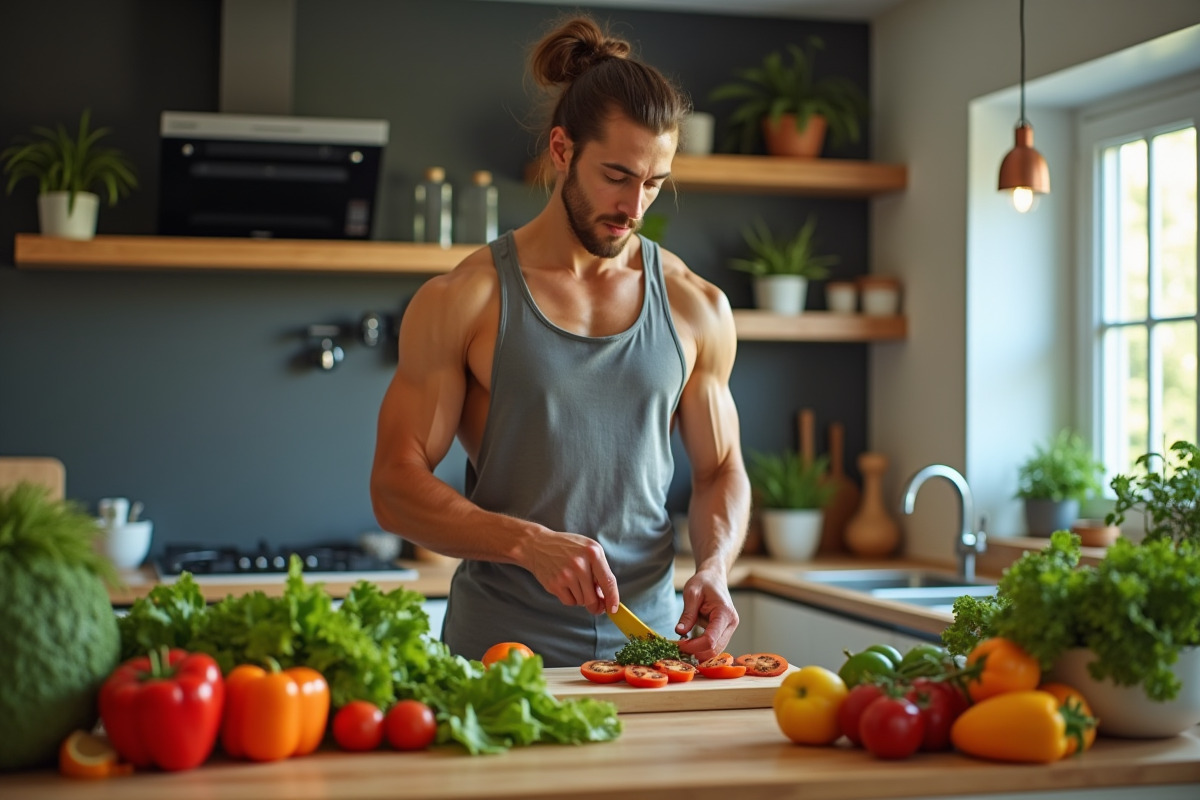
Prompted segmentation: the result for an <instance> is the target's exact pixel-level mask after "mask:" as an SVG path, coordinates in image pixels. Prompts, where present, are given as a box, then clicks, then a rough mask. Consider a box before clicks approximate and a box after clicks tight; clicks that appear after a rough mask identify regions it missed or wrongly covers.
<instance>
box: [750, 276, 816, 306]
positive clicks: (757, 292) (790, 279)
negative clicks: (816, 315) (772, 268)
mask: <svg viewBox="0 0 1200 800" xmlns="http://www.w3.org/2000/svg"><path fill="white" fill-rule="evenodd" d="M807 296H808V278H803V277H801V276H799V275H760V276H758V277H756V278H755V279H754V305H755V306H757V307H758V308H760V309H762V310H763V311H774V312H776V313H778V314H799V313H800V312H802V311H803V310H804V301H805V299H806V298H807Z"/></svg>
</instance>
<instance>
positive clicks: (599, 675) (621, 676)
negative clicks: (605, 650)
mask: <svg viewBox="0 0 1200 800" xmlns="http://www.w3.org/2000/svg"><path fill="white" fill-rule="evenodd" d="M579 671H580V672H581V673H583V677H585V678H587V679H588V680H589V681H591V682H592V683H617V682H619V681H623V680H625V665H624V664H621V663H619V662H616V661H605V660H604V659H600V658H598V659H595V660H594V661H585V662H584V663H583V666H581V667H580V668H579Z"/></svg>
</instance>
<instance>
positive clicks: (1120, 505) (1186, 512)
mask: <svg viewBox="0 0 1200 800" xmlns="http://www.w3.org/2000/svg"><path fill="white" fill-rule="evenodd" d="M1156 464H1161V465H1162V468H1161V469H1156V468H1155V465H1156ZM1134 467H1135V468H1136V469H1137V470H1138V474H1135V475H1117V476H1116V477H1114V478H1113V479H1112V481H1111V482H1110V483H1109V485H1110V486H1111V487H1112V490H1113V491H1114V492H1115V493H1116V495H1117V502H1116V503H1115V504H1114V506H1113V510H1112V512H1110V513H1109V515H1108V516H1107V518H1106V519H1105V522H1107V523H1108V524H1109V525H1120V524H1121V523H1122V522H1124V521H1125V512H1127V511H1140V512H1141V513H1142V515H1143V519H1144V521H1145V534H1146V535H1145V539H1144V541H1154V540H1157V539H1166V540H1169V541H1171V542H1174V543H1176V544H1179V543H1181V542H1183V541H1184V540H1187V541H1190V542H1192V543H1193V544H1197V545H1200V449H1198V448H1197V447H1196V445H1194V444H1192V443H1191V442H1188V441H1182V440H1181V441H1178V442H1175V443H1174V444H1172V445H1171V448H1170V451H1169V452H1168V454H1167V456H1166V457H1164V456H1162V455H1160V454H1158V453H1146V454H1145V455H1142V456H1140V457H1138V459H1137V460H1136V461H1135V462H1134ZM1168 471H1169V472H1170V474H1169V475H1168Z"/></svg>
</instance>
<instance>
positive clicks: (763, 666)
mask: <svg viewBox="0 0 1200 800" xmlns="http://www.w3.org/2000/svg"><path fill="white" fill-rule="evenodd" d="M733 663H734V665H735V666H742V667H745V668H746V674H747V675H756V676H758V677H760V678H773V677H774V676H776V675H782V674H783V673H784V672H786V671H787V668H788V662H787V659H786V658H784V657H783V656H781V655H778V654H777V653H747V654H746V655H744V656H738V657H737V658H735V659H734V660H733Z"/></svg>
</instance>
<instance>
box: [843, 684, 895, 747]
mask: <svg viewBox="0 0 1200 800" xmlns="http://www.w3.org/2000/svg"><path fill="white" fill-rule="evenodd" d="M883 696H884V691H883V688H882V687H881V686H879V685H878V684H874V683H860V684H859V685H858V686H855V687H854V688H853V689H851V690H850V693H849V694H847V695H846V699H845V700H843V701H842V703H841V705H839V706H838V712H837V719H838V727H839V728H841V729H842V733H844V734H845V735H846V738H847V739H849V740H850V742H851V743H852V744H854V745H857V746H860V747H861V746H862V736H861V735H860V734H859V722H860V721H861V720H862V715H863V712H864V711H866V710H867V706H869V705H871V704H872V703H874V702H875V701H876V700H878V699H879V698H881V697H883Z"/></svg>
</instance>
